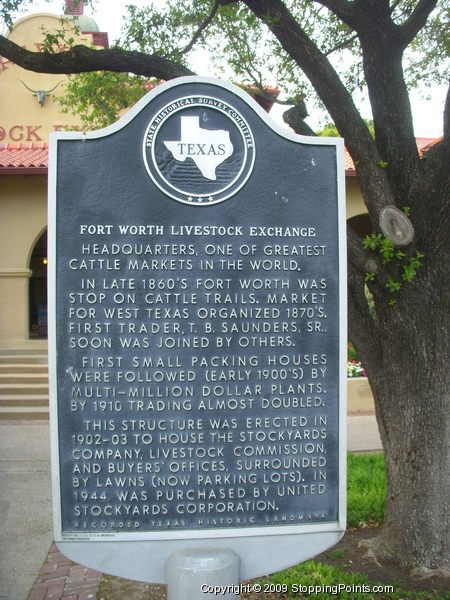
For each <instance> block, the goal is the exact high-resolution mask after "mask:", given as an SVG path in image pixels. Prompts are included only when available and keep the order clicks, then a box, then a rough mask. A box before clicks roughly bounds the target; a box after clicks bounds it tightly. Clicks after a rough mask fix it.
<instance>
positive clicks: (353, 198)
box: [0, 13, 366, 346]
mask: <svg viewBox="0 0 450 600" xmlns="http://www.w3.org/2000/svg"><path fill="white" fill-rule="evenodd" d="M42 26H44V28H45V29H46V30H48V31H52V32H54V31H56V30H57V29H59V28H61V21H60V17H57V16H55V15H51V14H45V13H41V14H35V15H31V16H28V17H24V18H23V19H20V20H19V21H17V22H16V23H15V25H14V28H13V30H12V32H11V33H10V34H9V37H10V39H11V40H13V41H14V42H16V43H17V44H19V45H21V46H24V47H26V48H27V49H29V50H34V51H37V50H38V49H39V44H40V42H41V41H42V31H41V27H42ZM77 43H84V44H88V45H90V44H91V43H92V36H91V35H90V34H83V35H82V36H79V37H78V38H77ZM20 80H22V81H23V82H24V83H26V85H27V86H28V87H30V88H32V89H34V90H49V89H51V88H52V87H53V86H55V85H56V84H57V83H58V82H60V81H64V80H65V76H63V75H48V74H42V73H33V72H31V71H25V70H24V69H21V68H20V67H17V66H16V65H14V64H13V63H11V62H8V61H6V60H5V59H3V58H1V57H0V85H1V90H2V93H1V94H0V143H5V142H10V143H19V142H22V143H33V142H47V141H48V136H49V133H50V132H51V131H54V130H57V129H65V128H74V127H76V126H77V125H78V121H77V119H76V118H75V117H72V116H70V115H66V114H62V113H60V111H59V105H58V103H57V102H56V101H55V100H54V99H53V98H52V97H51V96H48V97H46V98H45V101H44V104H43V106H42V107H41V106H39V103H38V100H37V98H36V97H35V96H33V93H32V92H30V91H29V90H27V89H26V88H25V87H24V85H23V84H22V83H21V81H20ZM63 93H64V85H59V86H58V87H57V88H56V89H55V91H54V92H52V94H54V95H56V96H57V95H61V94H63ZM364 213H366V209H365V206H364V204H363V202H362V198H361V193H360V191H359V186H358V182H357V180H356V178H355V177H350V178H347V218H350V217H353V216H356V215H360V214H364ZM46 226H47V178H46V176H44V175H28V176H23V175H8V176H1V177H0V346H13V345H17V344H19V345H23V344H24V343H26V342H27V340H28V338H29V331H28V328H29V324H28V319H29V314H28V285H29V278H30V276H31V271H30V269H29V261H30V257H31V253H32V251H33V248H34V245H35V243H36V242H37V240H38V239H39V237H40V235H41V234H42V232H43V231H44V230H45V229H46Z"/></svg>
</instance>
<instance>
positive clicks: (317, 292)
mask: <svg viewBox="0 0 450 600" xmlns="http://www.w3.org/2000/svg"><path fill="white" fill-rule="evenodd" d="M344 230H345V206H344V163H343V142H342V140H340V139H324V138H308V137H302V136H297V135H294V134H292V133H290V132H289V131H287V130H284V129H281V128H279V127H278V126H277V125H275V124H273V123H272V122H271V121H270V120H269V118H268V117H267V116H266V114H265V113H264V112H263V111H262V109H261V108H260V107H259V106H258V105H257V104H256V103H255V102H254V101H253V100H252V99H251V98H250V97H249V96H247V95H246V94H245V93H244V92H243V91H241V90H240V89H238V88H236V87H234V86H231V85H229V84H224V83H222V82H219V81H217V80H211V79H203V78H182V79H179V80H175V81H173V82H169V83H166V84H164V85H161V86H159V87H158V88H157V89H156V90H154V91H152V92H150V93H149V94H148V95H147V96H146V97H145V98H143V99H142V100H141V101H140V102H139V103H138V104H137V105H136V106H135V107H134V108H133V109H132V110H131V111H130V112H129V113H128V114H127V115H126V116H125V117H124V118H123V119H121V120H120V121H119V122H118V123H116V124H115V125H113V126H111V127H108V128H106V129H104V130H101V131H98V132H91V133H85V134H81V133H77V132H73V133H58V134H54V135H53V136H52V139H51V172H50V205H49V248H50V250H49V252H50V263H49V266H50V265H51V269H50V274H49V276H50V277H51V279H50V304H49V309H50V310H49V324H50V337H49V347H50V379H51V382H50V386H51V426H52V453H53V459H54V465H53V482H54V483H53V487H54V519H55V539H56V541H57V542H58V544H59V546H60V548H61V549H62V551H63V552H64V553H65V554H66V555H68V556H70V557H72V558H74V560H80V561H81V562H84V563H85V564H86V562H88V563H89V564H92V566H96V567H97V568H102V569H103V570H106V571H108V570H109V571H110V572H115V573H116V574H123V575H125V576H131V577H133V576H134V577H135V578H142V576H141V577H136V572H135V571H134V570H133V569H138V568H140V567H139V564H140V562H139V561H141V562H142V560H143V559H141V558H140V555H141V554H142V550H143V549H144V548H145V549H146V550H148V552H150V553H154V554H156V555H157V556H156V557H154V554H152V557H154V558H152V561H153V562H154V566H152V567H151V569H153V571H152V573H151V574H149V575H148V576H147V575H146V577H148V578H160V571H161V564H162V562H161V561H163V559H164V558H165V557H166V556H167V554H168V553H169V551H170V552H172V551H173V550H174V549H177V548H181V547H182V548H187V547H195V546H198V545H202V546H205V544H206V543H207V545H208V546H209V547H227V546H228V547H229V546H231V547H233V548H234V549H236V551H237V552H239V553H240V554H241V557H242V560H243V576H253V575H256V574H259V573H261V572H264V567H263V568H262V564H263V563H264V561H267V558H264V554H265V551H264V544H266V543H267V544H270V545H271V548H272V549H276V551H275V552H271V559H270V561H271V562H270V565H271V567H270V568H271V569H272V570H274V569H276V568H281V567H283V566H287V565H289V564H292V563H293V562H299V561H300V560H303V559H304V558H306V557H308V556H311V555H312V554H315V553H317V552H319V551H320V550H322V549H325V548H326V547H328V546H330V545H332V544H334V543H336V542H337V541H338V539H339V538H340V537H341V535H342V533H343V531H344V529H345V442H344V439H345V417H346V407H345V388H346V310H345V287H346V282H345V238H344ZM299 536H301V539H302V540H303V542H299V540H300V537H299ZM205 540H206V541H205ZM92 542H95V543H94V544H93V543H92ZM255 545H257V547H258V551H257V552H256V551H255V547H256V546H255ZM138 548H139V550H138ZM102 549H103V550H102ZM102 554H103V555H106V554H108V556H109V557H110V558H109V559H108V560H109V561H110V562H108V563H107V564H106V565H105V563H104V562H101V560H106V559H100V558H98V557H99V556H101V555H102ZM144 554H145V553H144ZM250 554H251V555H252V556H248V557H247V558H244V556H246V555H250ZM125 556H126V557H127V558H124V557H125ZM274 557H275V558H274ZM89 561H90V562H89ZM99 561H100V562H99ZM145 561H146V562H148V553H147V556H146V557H145ZM124 564H125V565H126V566H125V567H124V566H123V565H124ZM146 568H147V569H148V566H147V567H146ZM148 580H151V579H148Z"/></svg>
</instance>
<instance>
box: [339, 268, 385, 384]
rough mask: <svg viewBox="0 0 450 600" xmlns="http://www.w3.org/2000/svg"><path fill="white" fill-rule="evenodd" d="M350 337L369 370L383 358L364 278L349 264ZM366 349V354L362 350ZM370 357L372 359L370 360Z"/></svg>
mask: <svg viewBox="0 0 450 600" xmlns="http://www.w3.org/2000/svg"><path fill="white" fill-rule="evenodd" d="M347 279H348V337H349V339H350V340H351V341H352V342H353V343H354V344H355V346H356V348H357V350H358V353H359V354H360V357H361V358H362V360H363V364H364V366H365V367H366V370H368V373H369V377H370V367H371V365H372V364H376V363H377V362H378V359H379V357H380V356H381V339H380V334H379V331H378V327H377V325H376V323H375V321H374V320H373V318H372V316H371V315H370V312H369V306H368V303H367V299H366V296H365V293H364V277H363V275H361V273H359V272H358V270H357V269H356V268H355V267H354V266H353V265H352V263H349V264H348V273H347ZM362 349H364V353H363V352H361V350H362ZM369 357H370V359H369Z"/></svg>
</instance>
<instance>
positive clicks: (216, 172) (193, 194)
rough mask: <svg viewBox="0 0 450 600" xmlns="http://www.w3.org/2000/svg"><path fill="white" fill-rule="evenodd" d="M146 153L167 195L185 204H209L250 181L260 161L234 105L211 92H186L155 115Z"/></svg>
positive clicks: (147, 134) (146, 161)
mask: <svg viewBox="0 0 450 600" xmlns="http://www.w3.org/2000/svg"><path fill="white" fill-rule="evenodd" d="M143 157H144V164H145V167H146V169H147V172H148V174H149V175H150V177H151V178H152V180H153V182H154V183H155V184H156V185H157V186H158V187H159V188H160V189H161V190H162V191H163V192H164V193H165V194H167V195H168V196H170V197H171V198H174V199H175V200H178V202H183V203H184V204H194V205H197V206H208V205H211V204H217V203H218V202H223V201H224V200H226V199H227V198H230V197H231V196H233V195H234V194H236V192H237V191H238V190H240V189H241V188H242V186H243V185H244V184H245V182H246V181H247V179H248V178H249V176H250V174H251V172H252V169H253V165H254V162H255V142H254V139H253V134H252V132H251V130H250V127H249V126H248V123H247V121H246V120H245V119H244V118H243V116H242V115H241V114H240V113H239V112H238V111H237V110H236V109H235V108H234V107H233V106H231V105H230V104H228V103H227V102H225V101H223V100H219V99H218V98H213V97H211V96H201V95H198V96H186V97H183V98H178V99H177V100H174V101H173V102H170V103H169V104H167V105H166V106H164V107H163V108H162V109H161V110H160V111H159V112H158V113H157V114H155V115H154V116H153V118H152V120H151V121H150V123H149V124H148V126H147V129H146V131H145V135H144V140H143Z"/></svg>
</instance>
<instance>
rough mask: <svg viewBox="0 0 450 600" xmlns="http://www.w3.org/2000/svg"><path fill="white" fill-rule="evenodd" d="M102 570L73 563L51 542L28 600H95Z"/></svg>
mask: <svg viewBox="0 0 450 600" xmlns="http://www.w3.org/2000/svg"><path fill="white" fill-rule="evenodd" d="M101 578H102V573H100V572H99V571H96V570H95V569H88V568H87V567H84V566H82V565H78V564H75V563H73V562H72V561H71V560H69V559H68V558H66V557H65V556H63V555H62V554H61V552H60V551H59V550H58V548H57V546H56V544H55V543H53V544H52V546H51V548H50V551H49V553H48V557H47V560H46V562H45V563H44V564H43V565H42V568H41V572H40V573H39V575H38V576H37V578H36V581H35V583H34V585H33V587H32V588H31V590H30V593H29V595H28V600H97V591H98V587H99V585H100V580H101Z"/></svg>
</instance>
